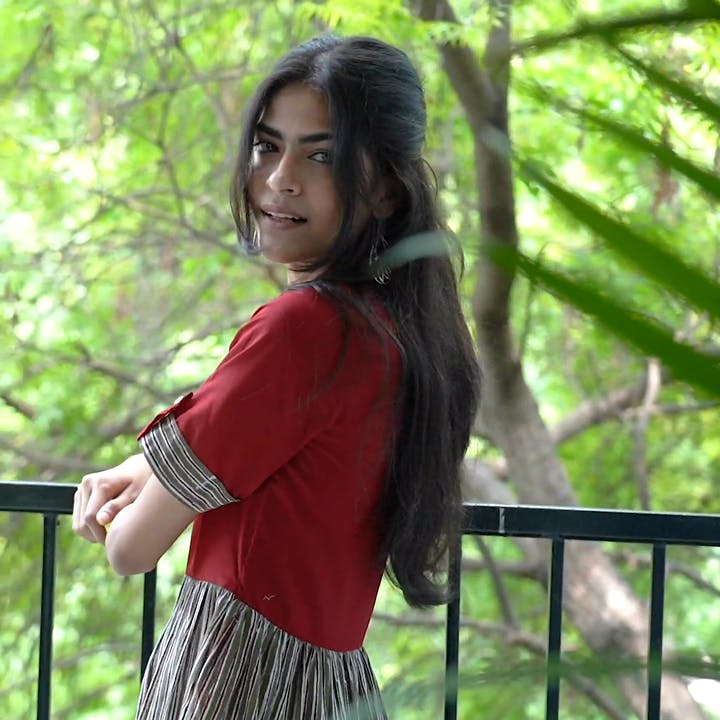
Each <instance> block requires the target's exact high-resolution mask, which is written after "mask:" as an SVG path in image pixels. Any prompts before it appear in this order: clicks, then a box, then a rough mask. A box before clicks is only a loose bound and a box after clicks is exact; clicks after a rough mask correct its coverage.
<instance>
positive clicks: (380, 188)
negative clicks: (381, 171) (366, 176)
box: [370, 178, 397, 220]
mask: <svg viewBox="0 0 720 720" xmlns="http://www.w3.org/2000/svg"><path fill="white" fill-rule="evenodd" d="M396 205H397V202H396V198H395V192H394V187H393V186H392V183H390V182H389V181H388V179H387V178H382V179H381V180H380V182H379V183H378V185H377V187H376V188H375V190H374V191H373V193H372V197H371V198H370V209H371V210H372V214H373V217H374V218H376V219H377V220H387V218H389V217H390V216H391V215H392V214H393V213H394V212H395V207H396Z"/></svg>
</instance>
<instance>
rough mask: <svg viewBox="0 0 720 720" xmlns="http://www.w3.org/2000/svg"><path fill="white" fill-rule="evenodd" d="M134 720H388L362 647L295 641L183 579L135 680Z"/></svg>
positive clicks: (219, 591)
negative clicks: (337, 647)
mask: <svg viewBox="0 0 720 720" xmlns="http://www.w3.org/2000/svg"><path fill="white" fill-rule="evenodd" d="M136 720H387V716H386V714H385V711H384V709H383V706H382V701H381V700H380V694H379V691H378V687H377V683H376V681H375V677H374V675H373V672H372V670H371V668H370V663H369V660H368V658H367V655H366V654H365V651H364V650H363V649H359V650H354V651H351V652H336V651H333V650H327V649H324V648H320V647H316V646H314V645H311V644H309V643H306V642H303V641H302V640H299V639H297V638H295V637H293V636H292V635H289V634H288V633H286V632H284V631H283V630H280V629H279V628H277V627H276V626H274V625H273V624H272V623H270V622H269V621H268V620H267V619H265V618H264V617H263V616H262V615H261V614H260V613H258V612H257V611H255V610H253V609H252V608H250V607H248V606H247V605H245V604H243V603H242V602H240V601H239V600H237V598H235V596H234V595H233V594H232V593H231V592H229V591H228V590H225V589H224V588H220V587H218V586H216V585H213V584H211V583H207V582H203V581H199V580H195V579H193V578H190V577H186V578H185V579H184V581H183V586H182V589H181V591H180V595H179V597H178V602H177V606H176V608H175V612H174V613H173V616H172V618H171V620H170V623H169V624H168V626H167V628H166V629H165V631H164V632H163V635H162V637H161V638H160V641H159V643H158V645H157V647H156V648H155V651H154V652H153V655H152V657H151V659H150V663H149V665H148V668H147V670H146V673H145V678H144V679H143V687H142V691H141V694H140V701H139V706H138V712H137V716H136Z"/></svg>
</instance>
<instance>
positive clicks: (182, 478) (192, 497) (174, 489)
mask: <svg viewBox="0 0 720 720" xmlns="http://www.w3.org/2000/svg"><path fill="white" fill-rule="evenodd" d="M140 445H141V447H142V449H143V452H144V453H145V457H146V458H147V461H148V463H149V464H150V467H151V468H152V470H153V472H154V473H155V476H156V477H157V479H158V480H159V481H160V483H161V484H162V485H163V487H164V488H165V489H166V490H167V491H168V492H169V493H170V494H171V495H173V496H174V497H176V498H177V499H178V500H179V501H180V502H181V503H183V504H184V505H187V506H188V507H189V508H192V509H193V510H196V511H197V512H201V513H202V512H206V511H208V510H213V509H215V508H218V507H221V506H222V505H228V504H229V503H233V502H237V501H236V499H235V498H234V497H233V496H232V495H231V494H230V493H229V492H228V491H227V490H226V488H225V486H224V485H223V484H222V482H220V480H219V479H218V478H217V477H216V476H215V475H214V474H213V473H212V472H211V471H210V470H208V468H207V467H205V465H204V464H203V462H202V461H201V460H200V459H199V458H198V457H197V455H195V453H194V452H193V449H192V448H191V447H190V446H189V445H188V444H187V442H186V441H185V438H184V437H183V436H182V433H181V432H180V429H179V428H178V424H177V421H176V420H175V417H174V415H168V416H167V417H165V418H163V419H162V420H161V421H160V422H158V423H157V424H156V425H154V426H153V427H152V428H151V429H150V430H149V431H148V432H147V433H146V434H145V435H143V436H142V437H141V438H140Z"/></svg>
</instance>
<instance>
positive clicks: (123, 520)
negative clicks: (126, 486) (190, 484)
mask: <svg viewBox="0 0 720 720" xmlns="http://www.w3.org/2000/svg"><path fill="white" fill-rule="evenodd" d="M197 514H198V513H197V512H196V511H195V510H193V509H191V508H189V507H187V505H184V504H183V503H181V502H180V501H179V500H178V499H177V498H175V496H173V495H171V494H170V493H169V492H168V491H167V490H166V489H165V488H164V487H163V486H162V484H161V483H160V481H159V480H158V479H157V478H156V477H155V475H152V474H151V475H150V477H149V479H148V481H147V483H146V484H145V487H143V489H142V491H141V493H140V494H139V495H138V497H137V499H136V500H135V502H133V503H132V504H130V505H128V506H127V507H125V508H123V509H122V510H121V511H120V512H119V513H118V514H117V516H116V517H115V520H113V522H112V525H111V526H110V527H109V528H108V531H107V537H106V538H105V551H106V553H107V558H108V561H109V562H110V565H111V566H112V568H113V570H115V572H116V573H118V574H119V575H134V574H136V573H145V572H149V571H150V570H152V569H153V568H154V567H155V565H156V564H157V561H158V560H159V559H160V557H161V556H162V555H163V554H164V553H165V552H166V551H167V550H168V549H169V548H170V546H171V545H172V544H173V543H174V542H175V540H177V538H178V537H179V535H180V533H182V531H183V530H184V529H185V528H186V527H187V526H188V525H189V524H190V523H191V522H192V521H193V520H194V518H195V516H196V515H197Z"/></svg>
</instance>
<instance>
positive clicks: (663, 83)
mask: <svg viewBox="0 0 720 720" xmlns="http://www.w3.org/2000/svg"><path fill="white" fill-rule="evenodd" d="M608 44H609V45H610V46H611V47H612V48H613V49H614V50H615V51H616V52H618V53H619V54H620V55H622V56H623V58H625V60H627V62H629V63H630V65H632V66H633V67H634V68H635V69H636V70H637V71H639V72H641V73H642V74H643V75H645V76H646V77H647V78H648V80H650V82H651V83H653V84H654V85H656V86H657V87H660V88H663V89H664V90H667V91H668V92H669V93H671V94H672V95H674V96H675V97H678V98H680V99H682V100H685V101H686V102H687V103H689V104H690V105H691V106H692V107H694V108H695V109H697V110H699V111H700V112H702V113H704V114H705V115H707V117H708V118H710V119H711V120H714V121H715V122H717V123H720V103H717V102H715V101H714V100H712V99H711V98H709V97H707V96H706V95H703V94H702V93H700V92H697V91H696V90H694V89H693V87H692V85H690V83H689V82H687V81H681V80H678V79H676V78H674V77H673V76H672V75H670V74H668V73H666V72H663V71H662V70H658V68H656V67H653V66H652V65H648V64H646V63H644V62H643V61H642V60H640V59H639V58H637V57H635V56H634V55H633V54H632V53H630V52H628V51H627V50H625V49H624V48H623V47H621V46H620V45H618V44H617V43H614V42H608Z"/></svg>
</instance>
